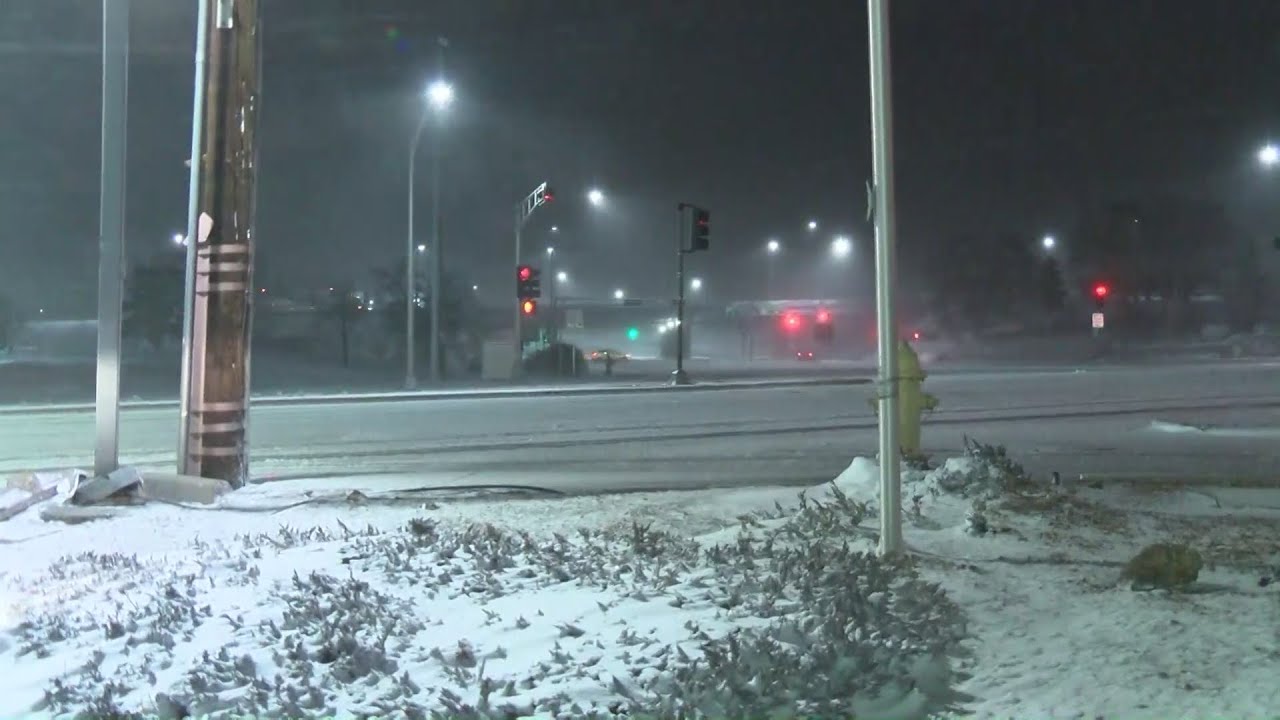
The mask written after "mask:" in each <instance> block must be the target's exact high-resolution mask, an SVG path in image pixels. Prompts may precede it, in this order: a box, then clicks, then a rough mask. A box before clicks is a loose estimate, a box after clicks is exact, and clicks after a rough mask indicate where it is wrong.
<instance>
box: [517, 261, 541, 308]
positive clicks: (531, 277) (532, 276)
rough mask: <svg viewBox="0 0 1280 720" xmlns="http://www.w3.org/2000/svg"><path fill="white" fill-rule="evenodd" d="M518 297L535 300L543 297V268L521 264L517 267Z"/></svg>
mask: <svg viewBox="0 0 1280 720" xmlns="http://www.w3.org/2000/svg"><path fill="white" fill-rule="evenodd" d="M516 297H518V298H520V299H521V300H535V299H537V298H540V297H542V271H541V270H539V269H538V268H536V267H533V266H531V265H521V266H520V267H518V268H516ZM526 314H528V313H526Z"/></svg>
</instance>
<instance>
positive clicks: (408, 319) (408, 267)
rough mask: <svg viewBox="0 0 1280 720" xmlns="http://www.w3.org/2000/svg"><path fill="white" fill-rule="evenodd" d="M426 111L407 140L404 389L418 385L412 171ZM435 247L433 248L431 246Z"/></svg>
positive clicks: (425, 124)
mask: <svg viewBox="0 0 1280 720" xmlns="http://www.w3.org/2000/svg"><path fill="white" fill-rule="evenodd" d="M427 118H428V113H427V112H425V111H424V112H423V113H422V119H421V120H420V121H419V122H418V129H417V130H415V131H414V133H413V138H412V139H410V140H409V218H408V223H407V225H408V233H407V235H406V237H405V266H404V288H405V289H404V317H405V323H404V337H405V341H404V387H405V389H406V390H413V389H414V388H416V387H417V386H418V376H417V373H416V371H415V370H414V352H413V345H414V337H413V315H414V308H415V306H416V302H415V301H416V300H417V297H416V296H417V288H416V283H415V282H414V274H413V254H414V251H415V250H416V249H417V244H416V243H414V241H413V171H414V159H415V158H417V155H418V142H419V141H420V140H421V139H422V129H423V128H424V127H426V126H427ZM433 249H435V248H433Z"/></svg>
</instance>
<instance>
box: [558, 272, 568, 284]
mask: <svg viewBox="0 0 1280 720" xmlns="http://www.w3.org/2000/svg"><path fill="white" fill-rule="evenodd" d="M556 282H558V283H567V282H569V273H567V272H565V271H563V270H561V271H559V272H557V273H556Z"/></svg>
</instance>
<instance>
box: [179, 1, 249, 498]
mask: <svg viewBox="0 0 1280 720" xmlns="http://www.w3.org/2000/svg"><path fill="white" fill-rule="evenodd" d="M206 8H207V12H208V13H209V15H208V16H207V17H205V18H203V21H204V22H205V23H206V27H207V29H208V41H207V43H206V44H205V55H204V58H203V59H204V60H205V67H206V68H207V72H206V74H205V78H204V79H205V82H204V87H203V89H202V92H203V96H202V99H203V103H201V104H198V105H197V107H200V106H201V105H202V108H203V112H202V113H201V117H200V122H201V125H202V127H201V137H202V139H201V143H200V147H201V153H200V158H199V172H198V173H193V177H195V176H198V189H197V192H196V193H195V196H196V198H197V202H196V206H195V209H196V213H195V215H196V217H195V222H194V223H193V225H194V230H195V233H194V235H195V236H194V237H193V238H190V239H189V240H190V241H194V242H193V243H192V244H193V254H194V263H193V265H194V267H193V268H192V272H193V276H192V278H191V279H192V281H193V282H191V283H189V287H191V289H192V292H193V293H194V297H192V298H191V302H190V303H189V305H188V307H189V308H190V309H191V323H190V324H191V329H190V334H189V337H188V338H187V357H186V358H184V361H185V362H186V363H188V366H187V367H186V368H185V371H186V378H187V383H186V389H187V393H188V394H187V397H185V398H184V401H185V408H184V409H185V415H184V422H183V426H184V436H183V442H182V453H183V457H181V458H179V464H180V469H181V470H182V472H184V473H186V474H191V475H199V476H201V477H208V478H216V479H219V480H226V481H227V482H230V483H231V484H232V485H233V486H235V487H239V486H241V485H243V484H244V483H245V481H246V480H247V479H248V477H249V446H248V442H247V429H248V415H249V339H250V330H251V322H252V311H253V249H254V215H255V212H254V210H255V207H254V205H255V195H256V193H255V192H254V189H255V185H256V179H257V155H258V154H257V142H256V137H257V126H258V109H259V107H260V101H261V95H260V91H259V87H260V77H261V75H260V71H259V58H260V35H259V31H258V21H259V2H258V0H213V1H212V2H208V3H207V4H206Z"/></svg>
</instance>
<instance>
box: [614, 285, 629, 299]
mask: <svg viewBox="0 0 1280 720" xmlns="http://www.w3.org/2000/svg"><path fill="white" fill-rule="evenodd" d="M626 296H627V294H626V293H625V292H623V290H622V288H618V289H617V290H614V291H613V299H614V300H621V299H623V298H625V297H626Z"/></svg>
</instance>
